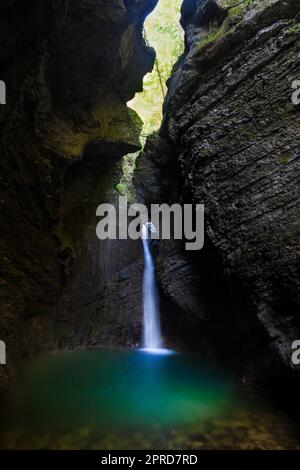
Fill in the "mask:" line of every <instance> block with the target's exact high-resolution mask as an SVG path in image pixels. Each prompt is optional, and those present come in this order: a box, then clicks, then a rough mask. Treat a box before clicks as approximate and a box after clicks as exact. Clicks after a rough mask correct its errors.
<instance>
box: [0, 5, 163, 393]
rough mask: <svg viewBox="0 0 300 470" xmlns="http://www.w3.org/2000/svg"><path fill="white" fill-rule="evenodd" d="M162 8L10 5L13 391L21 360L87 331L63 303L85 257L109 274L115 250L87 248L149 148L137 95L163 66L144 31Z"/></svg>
mask: <svg viewBox="0 0 300 470" xmlns="http://www.w3.org/2000/svg"><path fill="white" fill-rule="evenodd" d="M156 3H157V0H125V1H123V0H112V1H109V2H108V1H105V0H80V1H79V0H63V1H56V0H43V1H41V0H29V1H27V2H24V1H21V0H4V1H2V2H1V6H0V39H1V50H0V73H1V77H0V78H1V80H4V81H5V83H6V86H7V105H5V106H3V105H1V107H0V145H1V180H0V191H1V197H0V203H1V220H0V226H1V242H0V243H1V244H0V257H1V285H0V289H1V295H0V302H1V305H0V338H1V339H2V340H4V341H5V342H6V344H7V358H8V367H7V368H4V367H1V370H0V373H1V377H0V378H1V381H0V382H1V387H2V388H5V386H6V385H5V384H6V382H7V380H8V378H9V375H11V374H13V373H14V367H15V365H16V364H17V362H18V360H19V359H20V358H21V357H22V358H24V357H25V356H26V355H31V354H33V353H34V352H40V351H41V350H48V349H53V348H57V347H61V345H65V341H64V340H63V339H62V338H61V337H59V335H58V329H57V323H59V322H61V321H63V318H65V317H67V321H68V322H69V328H70V329H69V335H70V336H71V337H72V335H74V331H78V325H77V324H76V328H75V327H73V328H72V318H70V315H71V316H72V312H71V311H61V310H60V307H59V306H60V305H61V304H62V300H61V295H63V294H62V293H61V292H62V289H63V288H64V286H67V285H68V279H69V278H70V277H72V276H75V277H76V276H77V278H80V272H81V271H83V270H84V265H83V264H82V263H85V265H90V266H91V272H90V273H89V274H95V272H96V275H95V276H96V279H97V280H98V279H99V276H100V274H101V273H100V274H99V269H100V267H99V266H100V262H99V259H98V258H97V255H99V256H101V255H102V254H103V250H102V252H101V249H96V251H95V253H96V255H95V253H93V254H91V252H90V251H89V250H88V249H87V247H88V246H89V247H90V246H91V243H93V246H94V247H95V245H96V240H95V226H96V220H95V212H96V207H97V206H98V205H99V204H100V203H101V202H103V201H104V199H105V197H106V195H107V191H108V189H110V190H112V188H113V186H114V184H115V182H116V181H115V180H116V178H117V175H118V174H119V172H120V170H119V168H118V164H117V161H118V160H119V159H120V158H121V157H122V156H123V155H125V154H127V153H128V152H133V151H136V150H138V149H140V142H139V133H140V129H141V122H140V120H139V118H138V117H137V115H136V114H135V113H134V112H133V111H132V110H130V109H128V107H127V106H126V102H127V101H128V100H130V99H131V98H132V97H133V96H134V94H135V92H137V91H141V90H142V81H143V77H144V75H145V74H146V73H147V72H148V71H150V70H151V69H152V67H153V62H154V58H155V52H154V50H153V49H151V48H150V47H148V46H147V45H146V44H145V42H144V39H143V36H142V28H143V22H144V19H145V17H146V15H147V14H148V13H149V12H150V11H151V10H152V9H153V8H154V6H155V5H156ZM91 227H93V232H92V229H91ZM81 241H85V243H81ZM83 253H85V254H83ZM127 261H128V260H126V257H125V258H124V260H123V263H124V264H125V266H126V263H127ZM103 264H104V262H102V268H101V269H102V271H103V270H104V269H105V268H104V267H103ZM97 266H98V268H97ZM123 267H124V266H123ZM115 268H116V267H115ZM119 268H120V266H119V267H118V269H119ZM116 269H117V268H116ZM94 284H95V280H94ZM76 287H77V291H78V289H79V288H81V289H82V290H83V291H84V289H85V288H86V284H85V283H81V284H79V285H78V284H76ZM96 287H97V289H98V286H96ZM89 293H90V292H89ZM93 295H96V294H95V292H93ZM74 317H75V318H76V322H78V323H80V321H81V319H80V318H78V315H74ZM74 321H75V320H74ZM75 343H76V341H75Z"/></svg>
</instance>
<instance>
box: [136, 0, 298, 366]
mask: <svg viewBox="0 0 300 470" xmlns="http://www.w3.org/2000/svg"><path fill="white" fill-rule="evenodd" d="M212 3H215V7H216V10H214V12H213V13H212V16H211V17H210V19H211V21H210V20H209V16H208V17H207V16H205V15H206V14H207V12H208V11H210V9H211V8H212ZM236 3H237V2H226V1H224V2H219V6H221V7H222V8H221V9H220V10H218V8H217V7H218V4H217V3H216V2H211V1H206V2H205V1H204V2H198V1H194V2H184V7H185V8H183V19H182V24H183V25H184V27H185V29H186V51H185V54H184V55H183V57H181V59H180V60H179V62H178V64H177V65H176V66H175V68H174V72H173V75H172V77H171V80H170V82H169V93H168V97H167V100H166V103H165V117H164V123H163V127H162V130H161V139H162V141H161V143H159V144H158V150H156V152H157V154H158V155H159V154H160V153H161V148H162V147H163V148H164V146H165V144H164V142H165V141H166V140H167V141H168V145H169V146H170V151H169V168H170V171H171V169H172V170H173V168H174V167H175V166H177V168H178V178H179V181H180V182H181V187H178V189H177V192H176V193H175V195H173V196H172V198H171V199H172V200H173V201H174V200H180V201H182V202H193V203H201V204H205V210H206V246H207V247H209V250H210V251H212V252H213V253H214V257H215V259H218V260H219V261H220V263H221V266H222V268H221V269H222V271H223V274H224V279H225V282H226V284H227V291H228V292H230V294H231V299H232V303H231V306H232V308H231V311H230V310H229V311H228V309H226V310H225V309H222V307H221V306H220V310H219V314H217V312H216V315H215V317H214V319H215V330H217V329H218V328H220V326H222V328H223V326H224V325H225V326H226V324H227V328H225V329H223V341H224V344H225V345H226V344H227V346H228V347H227V346H226V348H224V354H226V352H225V350H227V349H230V348H231V345H230V344H229V343H231V340H230V338H235V340H236V341H237V345H239V346H237V348H236V349H237V351H236V354H237V355H236V357H238V354H239V353H238V350H239V348H240V354H241V355H243V351H245V356H247V355H248V357H250V358H253V362H255V361H256V363H257V364H260V365H261V366H262V367H263V365H265V366H266V365H267V364H269V366H268V367H269V368H270V364H271V363H273V362H272V361H273V360H274V361H275V362H274V363H276V361H277V359H276V357H278V358H280V361H281V363H283V364H285V366H286V367H287V369H291V368H292V367H293V366H292V363H291V353H292V349H291V345H292V342H293V341H294V340H295V339H297V338H299V336H300V331H299V330H300V319H299V311H300V310H299V303H300V299H299V287H300V286H299V215H298V214H299V148H300V147H299V144H300V126H299V106H295V105H293V103H292V100H291V97H292V83H293V81H294V80H297V79H299V77H300V66H299V60H298V59H299V52H300V29H299V21H300V15H299V13H300V5H299V4H298V3H295V2H294V1H291V0H290V1H289V0H287V1H265V2H255V1H254V2H240V7H239V8H237V7H234V4H236ZM218 11H219V13H218ZM216 12H217V13H216ZM201 15H202V16H201ZM223 17H224V20H222V21H221V20H220V18H223ZM139 167H140V169H141V168H143V167H144V168H149V164H148V163H147V152H146V153H144V154H143V155H142V156H141V157H140V161H139ZM164 168H165V164H163V165H160V164H158V165H156V170H155V171H156V174H159V171H160V172H161V175H162V174H163V173H164V172H165V170H164ZM153 175H154V173H153V172H152V178H153ZM144 176H145V177H146V182H144V183H143V185H144V186H145V187H149V186H148V184H147V181H148V180H147V173H146V172H145V171H144ZM160 178H161V176H160V177H158V178H157V180H156V184H159V179H160ZM141 184H142V183H139V185H140V186H141ZM151 185H152V186H153V187H154V186H155V183H153V182H151ZM171 193H172V192H171ZM148 199H149V197H148ZM165 199H167V198H166V197H165ZM206 250H207V248H206ZM169 251H170V250H169ZM162 256H163V258H164V255H162ZM166 256H168V257H169V255H167V254H166ZM183 256H185V255H183V254H180V258H178V256H177V259H179V260H180V259H181V258H182V257H183ZM200 257H201V255H200ZM210 259H211V258H209V257H207V258H206V265H203V263H202V264H201V267H200V268H199V270H198V273H199V274H198V281H196V282H198V292H199V299H198V308H197V307H194V308H193V309H192V310H193V312H194V313H193V316H194V318H195V317H196V316H197V315H198V316H199V315H200V311H201V298H202V295H201V286H200V279H201V278H202V277H203V272H204V274H205V271H206V269H207V268H208V267H209V263H211V264H212V265H213V266H214V261H211V262H210V261H209V260H210ZM174 264H176V263H175V260H174V258H173V259H172V262H171V263H169V264H168V263H167V260H166V257H165V258H164V259H163V260H162V262H159V270H160V273H159V276H160V278H161V285H162V287H163V289H164V291H165V293H166V295H167V296H169V297H172V299H173V301H174V302H175V304H176V305H177V306H179V307H180V309H181V312H182V315H183V316H184V314H185V312H186V310H187V308H186V307H185V306H184V305H182V298H183V297H184V296H186V295H189V290H190V289H189V288H187V285H189V282H187V279H189V276H188V277H186V272H185V269H181V272H180V270H179V271H177V274H178V275H177V276H175V277H174V276H173V274H172V275H171V276H170V275H169V272H170V269H171V268H170V265H171V266H173V265H174ZM189 266H191V265H189ZM178 278H179V279H178ZM180 278H181V280H180ZM166 279H167V280H166ZM172 279H174V284H172ZM190 279H191V280H192V282H191V284H192V285H194V282H193V279H194V278H193V277H192V278H190ZM172 285H173V287H174V288H173V289H172ZM196 290H197V289H196ZM217 290H218V289H217ZM215 295H216V296H218V292H215ZM192 299H195V295H194V294H192V296H191V297H190V300H189V302H188V303H193V302H192ZM188 310H190V307H189V308H188ZM197 310H198V313H197ZM224 310H225V311H224ZM200 316H201V315H200ZM224 317H225V318H224ZM229 325H230V326H229ZM222 328H221V330H222ZM235 328H237V331H238V332H239V334H235V333H234V332H233V330H234V329H235ZM221 330H220V334H219V337H220V339H222V334H221ZM225 336H226V337H225ZM268 348H270V349H269V352H267V349H268ZM270 351H272V352H270ZM276 367H277V366H276Z"/></svg>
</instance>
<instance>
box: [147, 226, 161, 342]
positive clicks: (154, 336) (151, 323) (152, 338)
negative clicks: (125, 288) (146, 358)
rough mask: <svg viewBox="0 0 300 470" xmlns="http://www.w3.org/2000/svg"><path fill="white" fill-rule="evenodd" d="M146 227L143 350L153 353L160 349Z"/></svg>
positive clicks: (156, 296) (156, 297)
mask: <svg viewBox="0 0 300 470" xmlns="http://www.w3.org/2000/svg"><path fill="white" fill-rule="evenodd" d="M150 232H151V230H150V227H149V226H148V225H143V227H142V241H143V249H144V259H145V270H144V278H143V309H144V344H143V346H144V348H145V349H146V350H150V351H155V350H160V349H161V347H162V339H161V327H160V315H159V299H158V292H157V285H156V279H155V267H154V260H153V256H152V253H151V248H150V240H149V233H150Z"/></svg>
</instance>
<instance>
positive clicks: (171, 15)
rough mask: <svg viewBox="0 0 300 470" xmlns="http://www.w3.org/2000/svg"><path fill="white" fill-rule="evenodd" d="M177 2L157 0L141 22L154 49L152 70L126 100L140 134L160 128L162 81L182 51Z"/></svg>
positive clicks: (176, 0)
mask: <svg viewBox="0 0 300 470" xmlns="http://www.w3.org/2000/svg"><path fill="white" fill-rule="evenodd" d="M181 3H182V0H160V1H159V3H158V5H157V7H156V9H155V10H154V12H153V13H151V15H149V17H148V18H147V19H146V22H145V40H146V42H147V43H148V44H149V45H150V46H152V47H154V49H155V50H156V55H157V58H156V63H155V66H154V69H153V71H152V73H150V74H148V75H146V77H145V79H144V91H143V92H142V93H138V94H137V95H136V96H135V98H134V99H133V100H132V101H131V102H130V103H128V104H129V106H130V107H131V108H133V109H134V110H135V111H136V112H137V113H138V114H139V115H140V116H141V118H142V120H143V121H144V128H143V136H144V137H145V136H147V135H149V134H151V133H152V132H153V131H155V130H157V129H158V128H159V127H160V124H161V120H162V104H163V100H164V96H165V95H166V92H167V87H166V81H167V80H168V78H169V77H170V75H171V72H172V68H173V65H174V63H175V62H176V61H177V59H178V57H179V56H180V55H181V53H182V52H183V47H184V42H183V31H182V28H181V26H180V23H179V19H180V8H181Z"/></svg>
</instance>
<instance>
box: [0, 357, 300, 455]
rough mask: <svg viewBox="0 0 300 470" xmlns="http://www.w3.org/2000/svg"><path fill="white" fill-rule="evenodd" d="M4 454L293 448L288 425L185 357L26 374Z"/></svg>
mask: <svg viewBox="0 0 300 470" xmlns="http://www.w3.org/2000/svg"><path fill="white" fill-rule="evenodd" d="M1 421H2V423H4V426H1V436H0V441H1V447H2V448H28V449H30V448H33V449H40V448H41V449H139V448H141V449H161V448H162V449H164V448H165V449H180V448H182V449H197V448H200V449H201V448H205V449H212V448H295V447H296V446H297V445H298V441H297V439H296V438H295V437H294V435H293V432H292V429H291V425H290V423H289V422H288V421H287V420H286V417H285V416H282V415H281V414H280V415H278V414H277V413H274V412H273V411H270V410H267V409H266V408H265V407H264V406H263V405H261V404H258V403H256V402H253V403H252V402H251V400H250V401H249V400H246V401H245V399H244V397H243V396H242V395H241V394H240V393H238V392H237V390H236V388H235V387H234V386H233V383H232V382H231V380H229V379H228V377H226V376H224V375H223V374H221V373H220V371H218V370H217V369H214V368H207V367H206V366H205V365H203V364H202V363H201V362H199V360H198V359H197V358H193V357H190V356H188V355H184V354H151V353H149V352H146V351H127V352H124V351H115V350H89V351H76V352H70V353H57V354H54V355H50V356H47V357H44V358H40V359H37V360H35V361H32V362H31V363H30V364H28V365H27V367H26V368H25V369H24V371H23V373H22V374H21V375H20V377H19V378H18V380H17V381H16V383H15V384H14V386H13V388H12V391H11V393H10V395H9V398H8V403H7V405H6V411H5V416H4V417H1Z"/></svg>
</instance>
